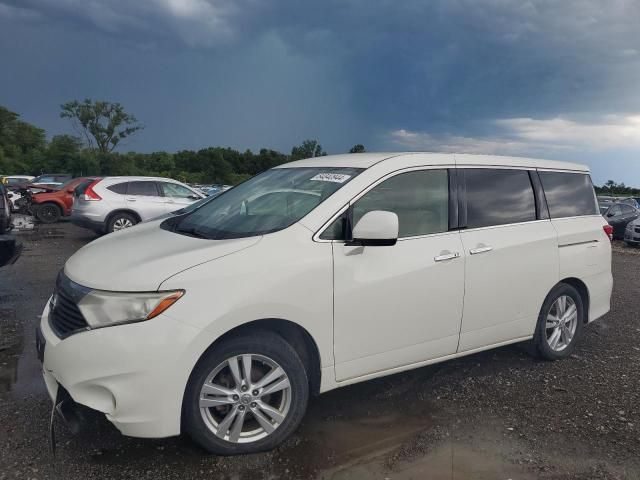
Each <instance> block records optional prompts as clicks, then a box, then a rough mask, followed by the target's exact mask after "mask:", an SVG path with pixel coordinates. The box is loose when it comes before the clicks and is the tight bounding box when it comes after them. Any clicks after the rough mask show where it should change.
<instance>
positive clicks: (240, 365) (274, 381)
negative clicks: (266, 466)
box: [182, 330, 309, 455]
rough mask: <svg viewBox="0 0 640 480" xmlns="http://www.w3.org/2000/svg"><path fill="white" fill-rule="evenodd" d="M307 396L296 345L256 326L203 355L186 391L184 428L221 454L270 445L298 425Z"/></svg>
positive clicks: (304, 376) (203, 443)
mask: <svg viewBox="0 0 640 480" xmlns="http://www.w3.org/2000/svg"><path fill="white" fill-rule="evenodd" d="M247 357H249V358H250V361H248V362H247V365H250V367H249V370H250V371H251V372H252V373H250V374H249V381H248V382H246V381H245V380H246V378H247V375H246V374H245V372H246V370H245V359H246V358H247ZM232 367H235V370H236V373H235V374H234V369H233V368H232ZM270 375H271V377H272V378H271V377H270ZM267 377H269V378H271V379H270V380H267ZM263 379H264V381H265V382H266V383H265V384H263V385H261V381H263ZM212 386H213V387H212ZM220 390H222V391H220ZM308 399H309V380H308V378H307V373H306V371H305V369H304V365H303V364H302V361H301V360H300V358H299V357H298V354H297V353H296V351H295V350H294V349H293V347H291V345H289V343H287V342H286V341H285V340H284V339H283V338H282V337H280V336H279V335H276V334H275V333H273V332H270V331H267V330H260V331H255V332H251V333H247V334H245V335H242V336H238V337H235V338H230V339H228V340H224V341H223V342H221V343H220V344H217V345H215V346H214V347H213V348H210V349H209V350H208V351H207V352H205V354H204V355H203V356H202V358H201V359H200V360H199V362H198V363H197V365H196V366H195V368H194V370H193V372H192V373H191V377H190V378H189V382H188V384H187V388H186V391H185V396H184V401H183V408H182V430H183V432H185V433H187V434H188V435H189V436H190V437H191V438H192V439H193V441H194V442H196V443H197V444H199V445H200V446H201V447H203V448H204V449H205V450H207V451H208V452H211V453H214V454H217V455H237V454H244V453H254V452H261V451H265V450H270V449H272V448H274V447H276V446H278V445H279V444H280V443H282V442H283V441H284V440H285V439H286V438H287V437H288V436H289V435H290V434H291V433H293V431H294V430H295V429H296V428H297V427H298V425H299V424H300V421H301V420H302V417H303V416H304V412H305V410H306V408H307V402H308ZM234 412H235V413H234ZM236 427H237V428H236Z"/></svg>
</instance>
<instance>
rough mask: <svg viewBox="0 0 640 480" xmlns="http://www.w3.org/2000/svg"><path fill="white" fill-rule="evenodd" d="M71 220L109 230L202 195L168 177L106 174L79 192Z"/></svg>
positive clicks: (95, 229)
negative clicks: (113, 175)
mask: <svg viewBox="0 0 640 480" xmlns="http://www.w3.org/2000/svg"><path fill="white" fill-rule="evenodd" d="M78 193H79V194H78V195H77V196H76V197H75V199H74V202H73V208H72V210H71V223H73V224H74V225H78V226H80V227H84V228H88V229H91V230H94V231H96V232H98V233H111V232H114V231H116V230H122V229H123V228H128V227H132V226H134V225H135V224H137V223H140V222H144V221H146V220H150V219H152V218H156V217H160V216H165V215H166V214H168V213H172V212H174V211H175V210H179V209H181V208H183V207H185V206H187V205H189V204H191V203H193V202H195V201H197V200H200V199H201V198H204V197H205V195H204V194H202V193H200V192H198V191H196V190H194V189H193V188H191V187H189V186H187V185H185V184H184V183H180V182H178V181H176V180H171V179H169V178H155V177H106V178H103V179H98V180H96V181H94V182H93V183H91V184H90V185H88V186H86V188H85V190H84V192H78Z"/></svg>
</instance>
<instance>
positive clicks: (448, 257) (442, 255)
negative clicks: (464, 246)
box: [433, 250, 460, 262]
mask: <svg viewBox="0 0 640 480" xmlns="http://www.w3.org/2000/svg"><path fill="white" fill-rule="evenodd" d="M459 256H460V252H450V251H448V250H445V251H444V252H440V255H438V256H436V257H433V261H434V262H443V261H445V260H453V259H454V258H458V257H459Z"/></svg>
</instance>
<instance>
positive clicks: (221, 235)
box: [162, 167, 362, 240]
mask: <svg viewBox="0 0 640 480" xmlns="http://www.w3.org/2000/svg"><path fill="white" fill-rule="evenodd" d="M361 171H362V169H359V168H316V167H314V168H274V169H272V170H267V171H266V172H264V173H261V174H260V175H257V176H255V177H253V178H251V179H249V180H247V181H246V182H244V183H241V184H240V185H238V186H237V187H234V188H232V189H231V190H228V191H226V192H224V193H223V194H222V195H220V196H218V197H216V198H214V199H213V200H211V201H210V202H203V205H202V206H200V208H197V209H196V210H194V211H192V212H188V213H187V214H185V215H181V216H178V217H174V218H171V219H169V220H166V221H165V222H164V223H163V225H162V228H165V229H170V230H172V231H174V232H176V233H181V234H184V235H192V236H195V237H201V238H209V239H215V240H222V239H228V238H242V237H251V236H255V235H264V234H266V233H271V232H276V231H278V230H282V229H284V228H286V227H288V226H289V225H292V224H293V223H295V222H297V221H298V220H300V219H301V218H302V217H304V216H305V215H306V214H307V213H309V212H310V211H311V210H313V209H314V208H315V207H316V206H318V205H319V204H320V203H321V202H323V201H324V200H325V199H327V198H328V197H329V196H330V195H331V194H333V193H334V192H335V191H336V190H338V189H339V188H340V187H342V186H343V185H345V184H346V183H347V182H349V181H350V180H351V179H352V178H353V177H355V176H356V175H357V174H358V173H360V172H361Z"/></svg>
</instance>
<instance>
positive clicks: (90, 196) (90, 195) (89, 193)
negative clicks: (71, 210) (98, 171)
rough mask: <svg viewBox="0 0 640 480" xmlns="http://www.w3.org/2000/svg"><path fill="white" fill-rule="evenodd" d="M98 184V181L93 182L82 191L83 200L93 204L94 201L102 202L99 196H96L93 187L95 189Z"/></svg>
mask: <svg viewBox="0 0 640 480" xmlns="http://www.w3.org/2000/svg"><path fill="white" fill-rule="evenodd" d="M98 182H100V180H95V181H93V182H92V183H90V184H89V186H88V187H87V189H86V190H85V191H84V197H83V198H84V199H85V200H86V201H88V202H94V201H96V200H102V197H101V196H100V195H98V194H97V193H96V192H95V191H94V190H93V187H95V186H96V185H97V184H98Z"/></svg>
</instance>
